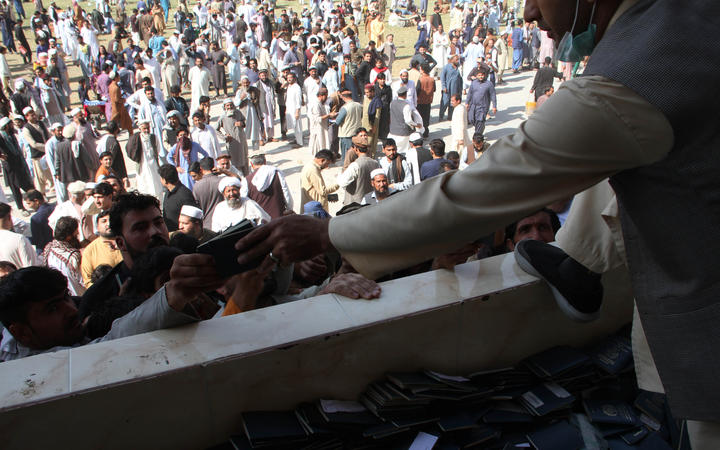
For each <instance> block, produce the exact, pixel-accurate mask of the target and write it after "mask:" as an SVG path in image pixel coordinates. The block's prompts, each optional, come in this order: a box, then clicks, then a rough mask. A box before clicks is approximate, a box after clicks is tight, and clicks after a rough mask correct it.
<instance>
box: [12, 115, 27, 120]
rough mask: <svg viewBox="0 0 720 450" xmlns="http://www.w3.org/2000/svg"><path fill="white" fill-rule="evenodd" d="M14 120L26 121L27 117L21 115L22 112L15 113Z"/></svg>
mask: <svg viewBox="0 0 720 450" xmlns="http://www.w3.org/2000/svg"><path fill="white" fill-rule="evenodd" d="M13 120H22V121H23V122H25V117H24V116H21V115H20V114H13Z"/></svg>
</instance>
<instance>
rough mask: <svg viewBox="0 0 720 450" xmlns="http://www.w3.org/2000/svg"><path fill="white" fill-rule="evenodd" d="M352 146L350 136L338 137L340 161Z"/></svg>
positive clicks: (342, 160) (343, 159)
mask: <svg viewBox="0 0 720 450" xmlns="http://www.w3.org/2000/svg"><path fill="white" fill-rule="evenodd" d="M350 147H352V137H341V138H340V155H341V156H340V162H344V161H345V154H347V151H348V150H349V149H350Z"/></svg>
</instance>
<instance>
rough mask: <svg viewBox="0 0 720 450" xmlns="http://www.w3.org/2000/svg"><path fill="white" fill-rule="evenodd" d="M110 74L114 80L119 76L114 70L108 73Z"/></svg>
mask: <svg viewBox="0 0 720 450" xmlns="http://www.w3.org/2000/svg"><path fill="white" fill-rule="evenodd" d="M108 76H109V77H110V79H111V80H114V79H115V77H116V76H117V72H115V71H114V70H111V71H110V73H109V74H108Z"/></svg>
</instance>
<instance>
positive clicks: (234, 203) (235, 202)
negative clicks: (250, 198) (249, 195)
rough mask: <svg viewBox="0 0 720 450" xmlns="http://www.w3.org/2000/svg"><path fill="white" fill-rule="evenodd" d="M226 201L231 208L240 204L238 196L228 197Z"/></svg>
mask: <svg viewBox="0 0 720 450" xmlns="http://www.w3.org/2000/svg"><path fill="white" fill-rule="evenodd" d="M226 202H227V204H228V206H229V207H230V208H231V209H238V208H239V207H240V205H241V204H242V201H241V200H240V197H228V199H227V200H226Z"/></svg>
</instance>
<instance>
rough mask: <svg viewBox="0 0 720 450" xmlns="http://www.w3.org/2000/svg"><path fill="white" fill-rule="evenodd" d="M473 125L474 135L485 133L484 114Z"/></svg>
mask: <svg viewBox="0 0 720 450" xmlns="http://www.w3.org/2000/svg"><path fill="white" fill-rule="evenodd" d="M473 125H474V126H475V133H480V134H483V133H485V114H483V115H482V119H476V120H475V123H474V124H473Z"/></svg>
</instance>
